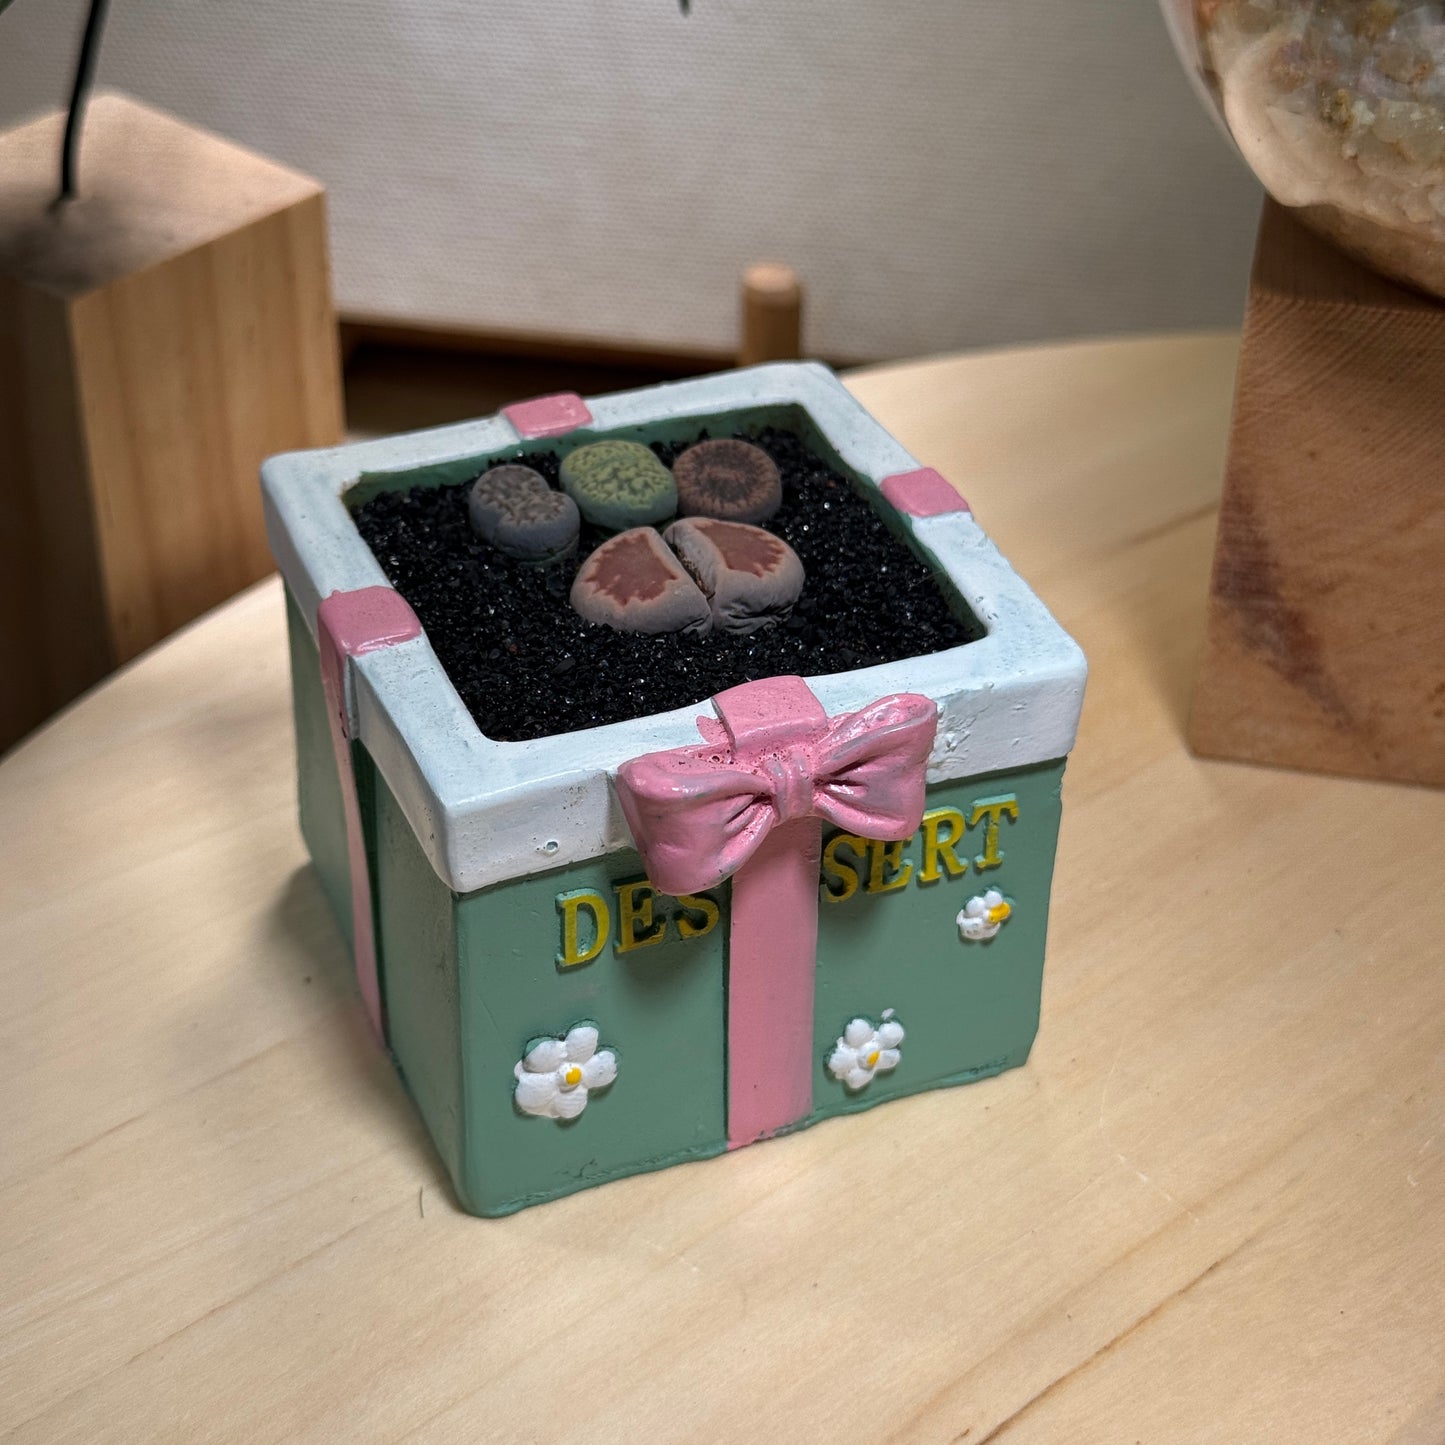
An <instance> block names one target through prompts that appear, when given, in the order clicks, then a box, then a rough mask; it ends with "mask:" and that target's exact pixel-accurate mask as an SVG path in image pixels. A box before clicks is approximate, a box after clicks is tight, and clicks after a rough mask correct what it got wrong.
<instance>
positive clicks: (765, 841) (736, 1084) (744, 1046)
mask: <svg viewBox="0 0 1445 1445" xmlns="http://www.w3.org/2000/svg"><path fill="white" fill-rule="evenodd" d="M713 702H714V705H715V706H716V707H717V710H718V714H719V716H720V717H721V719H722V721H721V722H720V723H719V722H715V721H714V720H713V719H711V718H699V719H698V730H699V731H700V732H701V733H702V734H703V736H704V738H705V739H706V740H707V741H706V742H704V743H702V744H700V745H697V746H693V747H686V748H675V749H673V750H671V751H669V752H662V753H649V754H647V755H646V756H644V757H640V758H634V759H633V760H632V761H631V762H628V763H624V764H623V765H622V767H621V768H619V769H618V773H617V796H618V799H619V801H620V802H621V804H622V811H623V815H624V816H625V817H626V819H627V824H628V827H629V828H631V830H632V838H633V842H634V843H635V844H636V846H637V851H638V852H639V853H640V854H641V856H642V861H643V864H644V866H645V867H646V869H647V876H648V878H649V879H650V880H651V881H652V883H653V885H654V886H655V887H657V888H659V889H661V890H662V891H663V892H664V893H672V894H680V893H698V892H701V891H702V890H703V889H705V888H712V887H714V886H716V885H717V884H719V883H721V882H722V881H723V880H724V879H725V878H729V877H731V878H732V880H733V885H732V909H731V924H730V931H729V943H728V985H727V987H728V1015H727V1016H728V1139H729V1143H730V1145H731V1146H732V1147H737V1146H738V1145H740V1144H749V1143H751V1142H752V1141H753V1140H754V1139H759V1138H763V1137H765V1136H766V1135H768V1134H773V1133H776V1132H777V1131H778V1130H779V1129H782V1128H785V1127H787V1125H789V1124H792V1123H795V1122H796V1121H797V1120H798V1119H800V1118H802V1117H803V1116H804V1115H806V1114H807V1113H809V1112H810V1110H811V1109H812V1097H813V1096H812V1066H813V1060H812V1053H813V1049H812V1041H813V974H814V967H815V964H816V961H817V944H818V871H819V859H820V854H821V851H822V824H823V822H824V821H826V822H828V823H831V824H833V825H834V826H836V827H838V828H841V829H843V830H845V831H846V832H849V833H856V834H858V835H859V836H860V837H864V838H878V839H886V840H893V839H899V838H907V837H908V836H909V835H910V834H912V833H913V832H915V831H916V830H917V828H918V825H919V822H920V820H921V818H922V815H923V802H924V788H925V782H926V778H925V770H926V767H927V763H928V755H929V752H930V751H931V749H932V747H933V736H934V732H935V730H936V728H937V718H938V709H937V707H936V705H935V704H934V703H933V701H932V700H931V699H929V698H926V697H921V696H919V695H918V694H916V693H896V694H894V695H892V696H891V697H884V698H880V699H879V700H878V701H877V702H874V703H870V704H869V706H867V707H865V708H862V709H860V710H859V711H858V712H853V713H844V714H842V715H841V716H839V717H836V718H832V719H830V718H829V717H828V716H827V714H826V713H825V712H824V711H823V708H822V706H821V704H819V702H818V700H817V698H815V697H814V696H813V694H812V692H811V691H810V690H809V688H808V686H807V684H806V683H804V682H803V680H802V679H801V678H797V677H781V678H768V679H765V680H763V681H759V682H751V683H745V684H743V685H742V686H741V687H735V688H730V689H728V691H726V692H722V693H719V694H718V695H717V697H716V698H714V699H713Z"/></svg>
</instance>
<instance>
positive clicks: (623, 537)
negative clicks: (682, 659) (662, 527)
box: [572, 527, 712, 632]
mask: <svg viewBox="0 0 1445 1445" xmlns="http://www.w3.org/2000/svg"><path fill="white" fill-rule="evenodd" d="M572 606H573V608H574V610H575V611H577V612H578V613H579V614H580V615H581V616H583V617H585V618H586V619H587V620H588V621H589V622H603V623H606V624H607V626H609V627H615V628H617V629H618V631H620V632H707V631H709V630H710V629H711V627H712V608H711V607H710V606H709V604H708V600H707V598H706V597H704V596H703V595H702V593H701V591H699V590H698V585H697V583H696V582H694V581H693V579H692V578H691V577H690V576H689V575H688V573H687V571H686V569H685V568H684V567H683V565H682V563H681V562H679V561H678V559H677V558H676V557H674V556H673V554H672V553H671V552H669V551H668V550H667V548H666V546H664V545H663V541H662V538H661V537H660V536H658V534H657V532H656V531H655V530H654V529H653V528H651V527H633V528H632V529H631V530H630V531H627V532H621V533H619V534H618V535H617V536H615V537H609V538H608V539H607V540H606V541H605V542H604V543H603V544H602V545H601V546H600V547H598V548H597V550H596V551H595V552H593V553H592V555H591V556H590V557H588V559H587V560H586V561H585V562H584V563H583V564H582V566H581V567H580V568H579V569H578V572H577V577H576V579H575V580H574V582H573V583H572Z"/></svg>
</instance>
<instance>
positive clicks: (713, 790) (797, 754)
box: [617, 693, 938, 894]
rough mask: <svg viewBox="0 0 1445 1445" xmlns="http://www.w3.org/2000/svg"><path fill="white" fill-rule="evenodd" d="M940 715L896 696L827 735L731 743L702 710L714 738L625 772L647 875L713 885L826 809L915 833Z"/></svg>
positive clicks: (925, 703) (873, 831)
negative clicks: (776, 836)
mask: <svg viewBox="0 0 1445 1445" xmlns="http://www.w3.org/2000/svg"><path fill="white" fill-rule="evenodd" d="M810 696H811V694H810ZM937 715H938V709H937V707H936V706H935V704H934V703H933V701H932V700H931V699H929V698H926V697H920V696H919V695H918V694H916V693H896V694H894V695H893V696H891V697H884V698H880V699H879V700H878V701H877V702H875V703H870V704H869V706H867V707H865V708H863V709H861V710H860V711H858V712H850V713H844V714H842V715H841V716H839V717H836V718H833V719H832V720H831V721H827V722H826V724H825V726H824V727H823V729H822V731H821V732H816V731H813V729H812V728H810V729H809V735H806V736H802V737H797V736H795V737H794V738H792V739H784V740H781V741H773V742H771V743H770V742H769V741H767V740H762V739H760V740H758V741H757V742H752V741H751V740H750V739H746V738H740V739H734V740H733V741H732V743H731V744H729V743H728V742H727V741H726V731H725V729H724V728H723V727H721V726H719V724H717V723H716V722H714V721H713V720H712V719H711V718H699V719H698V727H699V730H700V731H705V733H708V732H710V733H712V734H713V740H712V742H711V743H710V744H704V745H702V746H697V747H689V748H677V749H674V750H673V751H671V752H665V753H650V754H648V755H647V756H645V757H641V758H635V759H634V760H633V761H632V762H629V763H624V764H623V765H622V767H621V768H620V769H619V770H618V773H617V793H618V797H619V799H620V801H621V803H622V811H623V815H624V816H625V817H626V819H627V825H628V827H629V828H631V829H632V837H633V840H634V842H635V843H636V844H637V850H638V852H639V853H640V854H641V855H642V861H643V863H644V865H645V866H646V868H647V876H648V877H649V878H650V879H651V880H652V882H653V884H654V886H655V887H657V888H660V889H661V890H662V891H663V892H664V893H673V894H677V893H698V892H701V891H702V890H703V889H704V888H712V887H715V886H716V885H717V884H719V883H721V882H722V881H723V879H725V878H730V877H732V875H733V874H734V873H736V872H737V870H738V869H739V868H741V867H742V866H743V864H744V863H746V862H747V861H748V859H749V858H751V857H752V856H753V854H754V853H755V852H756V851H757V849H758V846H759V845H760V844H761V843H762V841H763V839H764V838H765V837H767V835H768V833H769V832H770V831H771V830H772V829H773V828H774V827H776V826H777V825H778V824H779V823H786V822H789V821H790V820H792V819H795V818H821V819H822V820H823V821H824V822H827V823H831V824H833V825H834V826H835V827H837V828H841V829H843V831H844V832H847V833H856V834H858V835H859V836H860V837H863V838H886V839H894V838H906V837H908V836H909V834H911V833H913V832H915V831H916V830H917V828H918V823H919V819H920V818H921V816H922V814H923V795H924V769H925V767H926V765H927V762H928V754H929V751H930V750H931V748H932V747H933V734H934V729H935V727H936V725H937ZM725 719H726V713H725ZM809 721H811V720H809Z"/></svg>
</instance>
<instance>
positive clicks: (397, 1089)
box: [263, 863, 461, 1210]
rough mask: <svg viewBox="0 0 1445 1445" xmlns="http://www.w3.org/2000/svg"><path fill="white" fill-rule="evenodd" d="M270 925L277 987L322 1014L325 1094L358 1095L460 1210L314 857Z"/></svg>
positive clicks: (423, 1177) (429, 1184)
mask: <svg viewBox="0 0 1445 1445" xmlns="http://www.w3.org/2000/svg"><path fill="white" fill-rule="evenodd" d="M266 926H267V932H268V933H270V934H272V935H273V936H274V946H273V947H268V948H266V949H265V950H263V953H264V956H265V958H266V960H267V961H268V962H269V963H271V964H273V965H274V966H275V969H276V974H277V979H276V984H277V987H278V988H280V989H284V990H285V991H286V992H287V993H288V994H289V995H290V996H291V999H292V1001H293V1002H294V1004H295V1006H296V1008H297V1010H298V1011H300V1012H304V1013H306V1014H315V1013H318V1012H319V1014H320V1025H321V1026H318V1027H315V1028H313V1029H311V1030H310V1031H308V1041H309V1040H311V1039H318V1040H320V1041H321V1057H320V1059H319V1060H318V1065H319V1067H321V1068H323V1069H325V1070H326V1071H327V1073H328V1075H329V1078H328V1079H327V1080H326V1082H327V1083H329V1084H331V1085H332V1086H333V1087H332V1088H330V1089H323V1092H326V1093H331V1092H335V1093H341V1094H344V1095H347V1096H350V1097H353V1098H355V1099H357V1100H359V1101H361V1102H362V1103H363V1105H364V1107H365V1108H366V1110H367V1111H368V1112H369V1113H372V1114H374V1115H375V1120H374V1123H375V1125H376V1126H377V1130H378V1132H383V1131H384V1133H385V1135H386V1136H387V1137H386V1139H384V1140H383V1141H382V1143H383V1145H384V1146H385V1145H390V1144H393V1143H394V1144H395V1145H398V1146H400V1147H401V1148H402V1149H404V1150H406V1151H407V1153H408V1154H409V1155H410V1156H411V1163H412V1164H413V1165H414V1167H415V1170H416V1172H417V1176H418V1183H419V1184H421V1185H423V1186H425V1188H426V1190H427V1192H428V1193H431V1192H433V1191H441V1192H443V1193H444V1194H445V1196H446V1199H447V1202H448V1203H449V1204H450V1205H451V1206H452V1207H453V1208H454V1209H458V1210H460V1208H461V1206H460V1205H459V1204H458V1203H457V1201H456V1197H455V1195H454V1193H453V1191H452V1184H451V1178H450V1176H449V1175H448V1173H447V1171H446V1167H445V1165H444V1164H443V1163H442V1160H441V1157H440V1155H438V1154H437V1152H436V1150H435V1148H434V1147H433V1145H432V1142H431V1136H430V1135H429V1134H428V1133H427V1130H426V1127H425V1125H424V1123H423V1122H422V1119H421V1116H420V1114H419V1113H418V1112H417V1109H416V1106H415V1105H414V1104H413V1103H412V1101H411V1098H410V1097H409V1096H408V1094H407V1089H406V1085H405V1083H404V1082H403V1080H402V1078H401V1075H400V1074H399V1073H398V1071H397V1069H396V1067H395V1065H394V1064H393V1062H392V1059H391V1056H390V1054H389V1053H388V1052H387V1050H386V1049H385V1048H384V1047H383V1046H382V1045H381V1044H380V1043H379V1042H378V1040H377V1039H376V1036H375V1035H374V1034H373V1033H372V1031H371V1025H370V1023H369V1022H368V1020H367V1018H366V1013H365V1010H364V1009H363V1007H362V1003H361V995H360V992H359V991H358V989H357V985H356V977H355V973H354V970H353V965H352V960H351V956H350V953H349V951H348V950H347V948H346V943H345V940H344V938H343V936H342V933H341V929H340V928H339V926H338V925H337V923H336V919H335V917H334V916H333V915H332V912H331V908H330V905H329V904H328V902H327V900H326V895H325V894H324V892H323V891H322V888H321V882H320V879H319V878H318V877H317V875H316V870H315V869H314V868H313V867H312V866H311V865H310V864H309V863H307V864H305V865H303V866H302V867H300V868H297V869H296V870H295V872H293V873H292V874H291V876H290V878H288V879H287V880H286V884H285V887H284V889H283V890H282V891H281V893H280V895H279V897H278V898H277V900H276V902H275V903H274V905H273V907H272V910H271V914H270V917H269V918H268V920H267V925H266ZM318 994H319V995H320V996H319V997H318ZM318 1006H319V1007H318Z"/></svg>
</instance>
